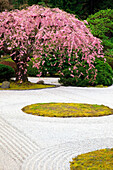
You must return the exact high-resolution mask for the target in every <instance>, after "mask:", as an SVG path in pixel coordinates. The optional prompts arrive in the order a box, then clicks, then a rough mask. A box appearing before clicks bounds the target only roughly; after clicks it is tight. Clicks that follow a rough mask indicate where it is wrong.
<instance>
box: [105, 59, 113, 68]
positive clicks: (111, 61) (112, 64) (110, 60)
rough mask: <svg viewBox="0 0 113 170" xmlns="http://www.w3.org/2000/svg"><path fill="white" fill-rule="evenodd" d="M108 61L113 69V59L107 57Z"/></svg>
mask: <svg viewBox="0 0 113 170" xmlns="http://www.w3.org/2000/svg"><path fill="white" fill-rule="evenodd" d="M106 60H107V62H108V64H109V65H110V66H111V67H112V69H113V57H110V56H107V57H106Z"/></svg>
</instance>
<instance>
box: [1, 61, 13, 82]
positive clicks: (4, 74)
mask: <svg viewBox="0 0 113 170" xmlns="http://www.w3.org/2000/svg"><path fill="white" fill-rule="evenodd" d="M14 75H15V72H14V69H13V68H11V67H10V66H6V65H3V64H0V82H2V81H4V80H9V79H10V78H11V77H13V76H14Z"/></svg>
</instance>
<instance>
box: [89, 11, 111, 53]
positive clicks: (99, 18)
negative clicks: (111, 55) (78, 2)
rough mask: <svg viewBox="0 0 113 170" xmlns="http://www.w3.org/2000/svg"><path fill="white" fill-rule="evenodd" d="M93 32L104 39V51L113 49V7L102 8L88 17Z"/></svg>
mask: <svg viewBox="0 0 113 170" xmlns="http://www.w3.org/2000/svg"><path fill="white" fill-rule="evenodd" d="M87 21H88V23H89V27H90V29H91V32H92V34H93V35H94V36H95V37H98V38H100V39H101V40H102V45H103V46H104V51H106V50H107V51H109V50H110V49H113V9H107V10H101V11H99V12H97V13H95V14H94V15H90V16H89V17H88V18H87Z"/></svg>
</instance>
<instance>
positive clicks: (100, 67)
mask: <svg viewBox="0 0 113 170" xmlns="http://www.w3.org/2000/svg"><path fill="white" fill-rule="evenodd" d="M95 68H96V69H97V77H96V81H95V83H96V85H98V84H102V85H104V86H110V85H112V83H113V80H112V79H113V70H112V68H111V66H110V65H109V64H108V63H107V62H103V61H101V60H97V61H96V62H95Z"/></svg>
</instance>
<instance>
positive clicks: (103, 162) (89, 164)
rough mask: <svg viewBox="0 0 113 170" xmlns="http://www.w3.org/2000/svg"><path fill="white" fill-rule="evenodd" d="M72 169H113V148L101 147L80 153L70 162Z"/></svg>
mask: <svg viewBox="0 0 113 170" xmlns="http://www.w3.org/2000/svg"><path fill="white" fill-rule="evenodd" d="M70 169H71V170H77V169H78V170H84V169H88V170H92V169H95V170H107V169H113V148H112V149H101V150H97V151H93V152H89V153H86V154H82V155H78V156H77V157H76V158H73V161H72V162H70Z"/></svg>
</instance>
